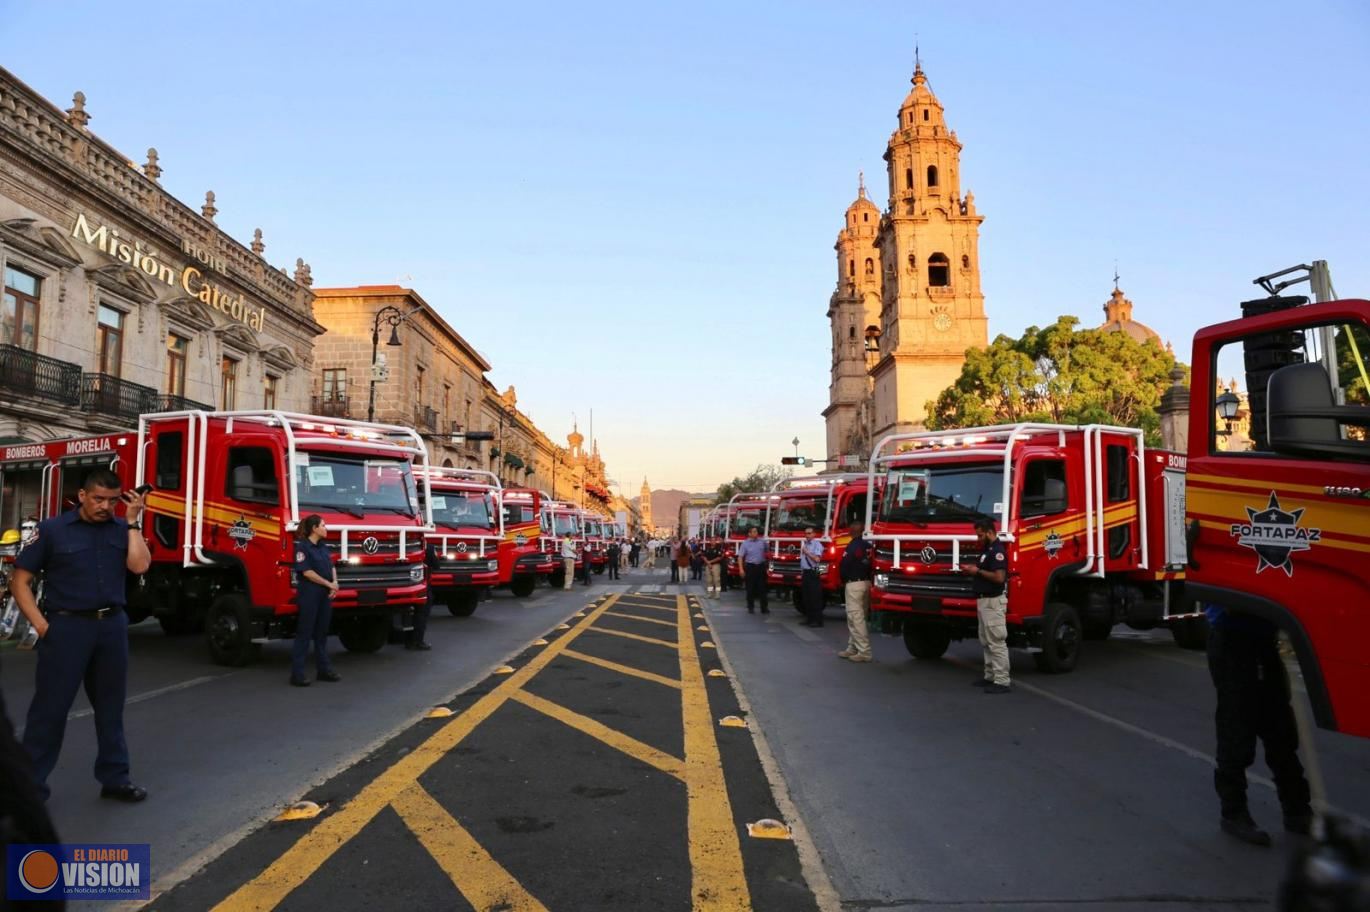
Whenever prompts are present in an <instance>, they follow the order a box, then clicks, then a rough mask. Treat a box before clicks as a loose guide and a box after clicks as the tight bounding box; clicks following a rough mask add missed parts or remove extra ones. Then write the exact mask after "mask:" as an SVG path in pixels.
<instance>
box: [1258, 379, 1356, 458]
mask: <svg viewBox="0 0 1370 912" xmlns="http://www.w3.org/2000/svg"><path fill="white" fill-rule="evenodd" d="M1266 402H1267V415H1268V417H1267V419H1266V420H1267V422H1268V428H1269V441H1270V447H1271V449H1273V450H1274V451H1275V452H1277V453H1282V454H1285V455H1290V456H1322V457H1336V456H1343V457H1351V458H1359V459H1367V458H1370V441H1367V440H1355V439H1348V438H1344V437H1343V436H1342V433H1341V427H1342V425H1347V426H1353V427H1361V428H1370V407H1367V406H1363V405H1337V404H1336V401H1335V400H1334V399H1333V398H1332V386H1331V383H1329V381H1328V379H1327V372H1326V371H1325V370H1323V368H1322V365H1321V364H1318V363H1316V362H1309V363H1307V364H1290V365H1288V366H1286V367H1282V368H1280V369H1279V370H1277V371H1275V373H1273V374H1271V375H1270V386H1269V387H1268V391H1267V395H1266Z"/></svg>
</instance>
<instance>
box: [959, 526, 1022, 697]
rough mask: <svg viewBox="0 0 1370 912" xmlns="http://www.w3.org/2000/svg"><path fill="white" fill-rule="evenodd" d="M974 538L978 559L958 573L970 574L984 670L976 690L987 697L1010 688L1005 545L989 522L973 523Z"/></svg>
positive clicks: (1006, 691)
mask: <svg viewBox="0 0 1370 912" xmlns="http://www.w3.org/2000/svg"><path fill="white" fill-rule="evenodd" d="M975 538H976V539H977V540H978V541H979V542H980V559H979V560H978V561H976V562H975V563H973V564H962V565H961V572H962V573H969V574H971V575H972V576H973V577H974V579H972V580H971V583H970V589H971V592H972V593H974V595H975V612H976V614H977V615H978V619H979V622H980V624H979V626H980V647H981V649H982V650H983V652H984V661H985V670H984V673H983V675H981V677H979V678H976V679H975V682H974V683H975V686H977V687H983V688H984V689H985V693H987V694H1006V693H1008V692H1009V691H1010V689H1011V688H1010V687H1009V674H1008V670H1009V662H1008V596H1007V595H1006V594H1005V593H1004V584H1005V583H1006V582H1007V581H1008V555H1007V551H1006V549H1005V548H1004V543H1003V542H1001V541H999V539H998V537H997V536H996V534H995V528H994V523H993V522H992V521H991V520H988V519H977V520H976V521H975Z"/></svg>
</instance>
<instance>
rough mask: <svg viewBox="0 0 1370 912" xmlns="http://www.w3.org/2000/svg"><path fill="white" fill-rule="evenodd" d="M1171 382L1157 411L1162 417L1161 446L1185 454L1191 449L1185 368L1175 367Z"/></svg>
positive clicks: (1171, 372) (1162, 396) (1162, 395)
mask: <svg viewBox="0 0 1370 912" xmlns="http://www.w3.org/2000/svg"><path fill="white" fill-rule="evenodd" d="M1170 381H1171V385H1170V389H1168V390H1166V391H1165V392H1164V393H1162V394H1161V404H1160V406H1159V407H1158V408H1157V409H1156V411H1157V413H1158V414H1159V415H1160V416H1161V446H1163V447H1165V448H1166V449H1167V450H1176V451H1178V452H1181V453H1183V452H1185V451H1186V450H1187V449H1188V448H1189V388H1188V387H1187V386H1185V385H1184V368H1182V367H1180V366H1179V365H1178V364H1177V365H1175V367H1174V369H1172V370H1171V371H1170Z"/></svg>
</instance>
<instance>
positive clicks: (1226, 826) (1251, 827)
mask: <svg viewBox="0 0 1370 912" xmlns="http://www.w3.org/2000/svg"><path fill="white" fill-rule="evenodd" d="M1222 829H1223V832H1224V833H1226V834H1227V835H1229V836H1232V837H1235V838H1236V839H1240V840H1241V841H1242V842H1245V843H1248V844H1250V845H1254V846H1268V845H1270V834H1269V833H1267V832H1266V831H1265V830H1263V829H1261V828H1260V827H1258V826H1256V821H1254V820H1252V819H1251V815H1250V814H1242V815H1241V816H1239V817H1224V818H1222Z"/></svg>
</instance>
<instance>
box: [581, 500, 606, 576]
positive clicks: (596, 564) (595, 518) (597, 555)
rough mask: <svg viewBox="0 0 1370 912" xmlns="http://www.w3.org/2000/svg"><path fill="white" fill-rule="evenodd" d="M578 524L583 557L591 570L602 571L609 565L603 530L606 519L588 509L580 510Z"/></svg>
mask: <svg viewBox="0 0 1370 912" xmlns="http://www.w3.org/2000/svg"><path fill="white" fill-rule="evenodd" d="M580 525H581V541H582V542H584V549H585V559H586V560H588V561H589V562H590V569H591V570H593V571H594V572H595V573H603V572H604V570H605V568H606V567H608V566H609V542H608V540H607V534H606V532H605V531H604V530H605V525H606V520H605V519H604V518H603V517H601V516H599V515H597V514H595V513H591V512H590V511H589V510H581V511H580Z"/></svg>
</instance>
